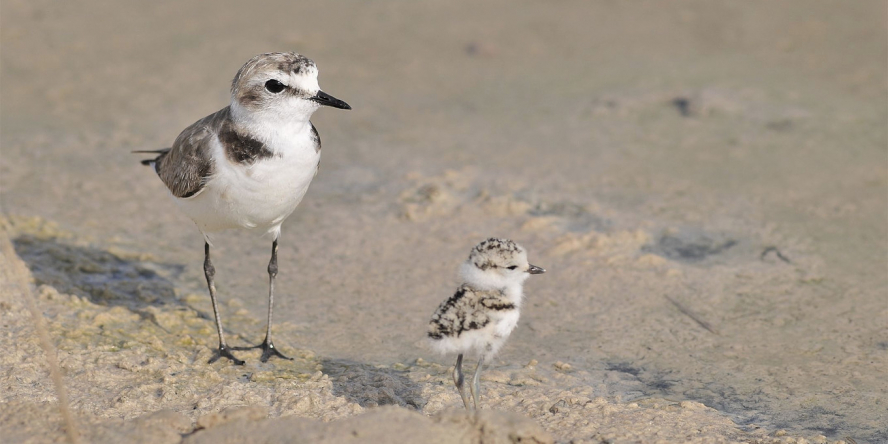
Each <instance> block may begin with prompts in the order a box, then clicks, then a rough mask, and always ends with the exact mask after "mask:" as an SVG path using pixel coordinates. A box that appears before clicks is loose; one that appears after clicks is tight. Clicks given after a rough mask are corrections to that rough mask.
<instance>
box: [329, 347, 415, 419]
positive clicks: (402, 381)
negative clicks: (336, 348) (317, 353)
mask: <svg viewBox="0 0 888 444" xmlns="http://www.w3.org/2000/svg"><path fill="white" fill-rule="evenodd" d="M321 364H322V365H323V370H321V371H322V372H323V373H324V374H326V375H327V376H328V377H329V378H330V380H331V381H332V382H333V394H334V395H336V396H344V397H345V398H346V399H348V400H349V401H351V402H354V403H357V404H358V405H360V406H361V407H376V406H382V405H398V406H401V407H405V408H409V409H412V410H419V411H421V410H422V408H423V407H424V406H425V404H426V400H425V399H423V397H422V389H421V388H420V385H419V384H417V383H415V382H413V381H411V380H410V378H408V377H407V375H406V372H402V371H398V370H395V369H391V368H385V367H381V368H380V367H375V366H372V365H369V364H362V363H358V362H354V361H347V360H334V359H325V360H323V361H321Z"/></svg>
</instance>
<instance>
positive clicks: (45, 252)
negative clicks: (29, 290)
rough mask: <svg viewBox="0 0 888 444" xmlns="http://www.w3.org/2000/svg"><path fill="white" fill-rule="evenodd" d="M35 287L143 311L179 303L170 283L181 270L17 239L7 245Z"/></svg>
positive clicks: (26, 237)
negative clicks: (26, 268)
mask: <svg viewBox="0 0 888 444" xmlns="http://www.w3.org/2000/svg"><path fill="white" fill-rule="evenodd" d="M13 246H14V247H15V251H16V253H17V254H18V255H19V257H21V258H22V260H23V261H25V263H26V264H27V265H28V268H30V270H31V274H32V275H33V276H34V280H35V282H36V284H37V285H43V284H46V285H51V286H53V287H55V288H56V289H57V290H58V291H59V292H61V293H67V294H74V295H77V296H80V297H85V298H87V299H89V300H90V301H91V302H93V303H95V304H99V305H107V306H122V307H125V308H128V309H130V310H132V311H134V312H143V311H144V309H145V308H147V307H148V306H163V305H176V306H184V304H183V303H182V302H181V301H179V300H178V299H177V298H176V292H175V289H174V286H173V283H172V282H170V280H169V279H167V278H166V277H164V276H169V277H171V278H173V279H175V278H176V277H178V276H179V275H181V274H182V272H183V271H184V267H183V266H182V265H172V264H160V263H155V262H150V261H140V260H134V259H125V258H121V257H120V256H117V255H115V254H113V253H110V252H108V251H105V250H100V249H97V248H92V247H82V246H76V245H71V244H67V243H64V242H61V241H59V240H58V239H55V238H40V237H35V236H30V235H22V236H19V237H17V238H15V239H14V240H13Z"/></svg>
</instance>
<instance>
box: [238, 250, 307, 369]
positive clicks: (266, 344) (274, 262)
mask: <svg viewBox="0 0 888 444" xmlns="http://www.w3.org/2000/svg"><path fill="white" fill-rule="evenodd" d="M277 251H278V241H277V239H275V240H274V242H273V243H272V244H271V259H270V260H269V261H268V326H267V328H266V330H265V340H264V341H262V343H261V344H259V345H256V346H253V347H237V348H235V350H249V349H252V348H261V349H262V357H260V358H259V360H260V361H262V362H267V361H268V358H270V357H272V356H277V357H278V358H282V359H289V360H291V361H292V360H293V358H289V357H287V356H284V355H283V354H282V353H281V352H279V351H278V349H277V348H275V346H274V342H272V340H271V322H272V316H273V314H274V278H275V277H277V273H278V257H277Z"/></svg>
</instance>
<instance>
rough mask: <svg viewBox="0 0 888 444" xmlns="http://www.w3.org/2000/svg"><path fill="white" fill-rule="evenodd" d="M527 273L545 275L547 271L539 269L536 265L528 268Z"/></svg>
mask: <svg viewBox="0 0 888 444" xmlns="http://www.w3.org/2000/svg"><path fill="white" fill-rule="evenodd" d="M527 272H528V273H530V274H543V273H545V272H546V269H545V268H542V267H537V266H536V265H531V266H530V267H528V268H527Z"/></svg>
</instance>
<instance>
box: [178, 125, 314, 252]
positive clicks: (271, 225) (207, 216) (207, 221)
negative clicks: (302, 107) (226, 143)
mask: <svg viewBox="0 0 888 444" xmlns="http://www.w3.org/2000/svg"><path fill="white" fill-rule="evenodd" d="M308 128H310V127H307V128H306V131H303V132H302V133H304V134H298V135H296V136H293V135H291V137H287V138H278V139H276V143H274V144H269V145H267V146H268V148H269V149H271V151H272V152H273V153H274V155H273V156H271V157H268V158H265V159H261V160H258V161H257V162H255V163H254V164H252V165H242V164H237V163H232V162H231V161H230V160H229V159H228V158H227V157H226V155H225V153H224V149H223V147H222V144H221V143H219V141H218V140H213V142H212V144H213V146H212V155H213V160H214V163H215V170H214V174H213V175H212V176H211V178H210V179H209V181H208V182H207V184H206V186H205V188H204V189H203V190H202V191H201V192H200V193H198V194H197V195H195V196H193V197H191V198H188V199H176V202H177V204H179V206H180V207H181V208H182V209H183V210H184V211H185V213H186V214H188V216H190V217H191V218H192V219H193V220H194V222H195V223H196V224H197V225H198V227H199V228H200V230H201V231H202V232H204V233H208V232H213V231H219V230H224V229H228V228H248V229H253V230H259V231H262V232H265V233H269V234H271V235H272V236H273V237H274V238H277V236H278V235H279V234H280V227H281V223H283V221H284V219H286V218H287V216H289V215H290V214H291V213H292V212H293V210H295V209H296V206H297V205H299V202H301V201H302V198H303V197H304V196H305V193H306V191H308V186H309V184H310V183H311V180H312V179H313V178H314V176H315V174H316V173H317V169H318V162H320V159H321V154H320V151H318V150H316V149H315V146H314V143H313V142H312V140H311V137H310V134H309V133H308V131H307V130H308Z"/></svg>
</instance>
